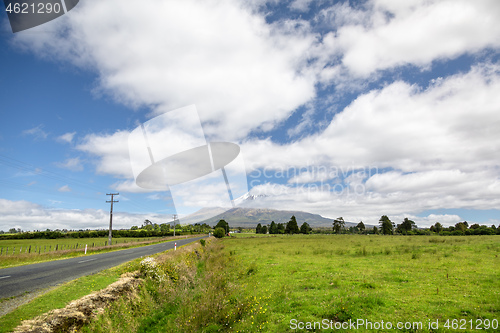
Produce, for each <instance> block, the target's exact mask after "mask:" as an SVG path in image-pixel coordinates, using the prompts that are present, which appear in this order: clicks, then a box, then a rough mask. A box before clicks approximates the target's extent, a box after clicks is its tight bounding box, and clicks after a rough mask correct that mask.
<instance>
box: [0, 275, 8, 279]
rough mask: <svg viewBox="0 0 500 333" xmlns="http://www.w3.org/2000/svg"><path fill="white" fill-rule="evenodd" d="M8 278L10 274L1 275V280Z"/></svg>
mask: <svg viewBox="0 0 500 333" xmlns="http://www.w3.org/2000/svg"><path fill="white" fill-rule="evenodd" d="M7 278H10V275H7V276H0V280H1V279H7Z"/></svg>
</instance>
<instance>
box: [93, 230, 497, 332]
mask: <svg viewBox="0 0 500 333" xmlns="http://www.w3.org/2000/svg"><path fill="white" fill-rule="evenodd" d="M499 255H500V238H499V237H498V236H478V237H475V236H470V237H427V236H409V237H406V236H362V235H294V236H260V237H232V238H229V239H224V240H221V241H215V242H213V244H212V245H211V246H210V247H209V248H207V251H206V254H204V255H202V258H201V259H200V258H198V259H196V258H195V257H192V256H191V257H189V256H188V257H185V258H178V259H177V261H176V263H175V264H173V266H172V264H171V263H168V262H170V261H167V262H164V263H161V262H160V265H159V266H158V267H159V269H160V270H162V269H163V268H162V267H164V268H165V267H166V268H165V269H164V270H163V272H164V273H166V274H167V276H168V275H169V274H170V275H172V272H174V274H173V275H175V276H176V279H175V281H174V280H172V281H174V282H172V281H171V280H169V279H167V282H158V283H154V281H152V280H151V281H150V282H148V283H146V285H145V287H144V289H143V290H142V291H141V293H139V295H141V296H140V297H136V298H134V299H132V300H128V301H127V300H124V301H123V302H119V304H117V305H116V306H114V307H112V308H111V309H109V310H107V311H106V312H105V313H104V314H102V315H101V316H99V317H98V318H97V319H96V320H95V321H94V322H93V323H92V324H90V325H88V326H86V327H84V329H83V331H84V332H317V331H322V332H370V331H376V332H450V331H451V332H453V331H461V332H476V331H479V328H481V331H482V332H498V331H499V329H500V326H498V325H499V324H498V321H499V320H500V279H499V277H500V276H499V267H500V258H499ZM186 258H187V259H186ZM165 265H166V266H165ZM179 267H180V268H179ZM184 275H185V276H184ZM183 276H184V277H183ZM145 309H146V310H145ZM361 320H363V321H364V322H363V325H361ZM447 320H448V322H447ZM368 322H369V323H371V328H373V329H370V324H368ZM350 323H354V324H357V323H359V324H360V326H355V327H354V326H350ZM388 323H390V324H388ZM342 325H344V326H343V327H342ZM381 325H382V326H381ZM388 325H391V327H392V329H389V328H388ZM429 325H431V327H429ZM446 325H448V326H449V327H448V328H447V327H446ZM398 326H399V327H398ZM471 327H472V328H471ZM454 328H457V329H456V330H455V329H454Z"/></svg>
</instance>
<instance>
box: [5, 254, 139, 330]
mask: <svg viewBox="0 0 500 333" xmlns="http://www.w3.org/2000/svg"><path fill="white" fill-rule="evenodd" d="M139 260H140V259H136V260H133V261H131V262H129V263H126V264H122V265H120V266H117V267H114V268H111V269H107V270H105V271H102V272H99V273H96V274H93V275H89V276H84V277H81V278H79V279H76V280H73V281H71V282H68V283H65V284H63V285H61V286H60V287H57V288H56V289H53V290H51V291H49V292H47V293H45V294H43V295H41V296H39V297H37V298H35V299H34V300H32V301H31V302H29V303H27V304H25V305H21V306H20V307H18V308H17V309H15V310H14V311H12V312H10V313H8V314H6V315H5V316H2V317H0V333H4V332H11V331H12V330H13V329H14V328H15V327H17V326H18V325H19V324H20V323H21V321H22V320H26V319H32V318H34V317H36V316H39V315H41V314H44V313H46V312H48V311H50V310H53V309H59V308H63V307H65V306H66V305H67V304H68V303H70V302H71V301H73V300H76V299H78V298H81V297H83V296H85V295H88V294H90V293H92V292H93V291H96V290H100V289H103V288H106V287H107V286H108V285H110V284H111V283H113V282H115V281H117V280H118V279H119V277H120V275H121V274H123V273H125V272H129V271H134V270H137V269H138V265H139ZM0 306H1V303H0Z"/></svg>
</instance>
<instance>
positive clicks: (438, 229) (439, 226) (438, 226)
mask: <svg viewBox="0 0 500 333" xmlns="http://www.w3.org/2000/svg"><path fill="white" fill-rule="evenodd" d="M442 230H443V225H442V224H441V223H439V222H436V223H435V224H434V232H437V233H438V234H439V233H440V232H441V231H442Z"/></svg>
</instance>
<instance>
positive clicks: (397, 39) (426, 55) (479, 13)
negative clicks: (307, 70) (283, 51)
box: [315, 0, 500, 82]
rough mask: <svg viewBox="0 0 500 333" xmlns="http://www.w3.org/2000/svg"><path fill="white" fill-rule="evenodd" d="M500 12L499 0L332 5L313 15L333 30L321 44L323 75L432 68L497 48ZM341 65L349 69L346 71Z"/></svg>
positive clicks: (374, 0)
mask: <svg viewBox="0 0 500 333" xmlns="http://www.w3.org/2000/svg"><path fill="white" fill-rule="evenodd" d="M499 15H500V5H499V3H498V1H495V0H478V1H474V2H471V1H467V0H446V1H441V0H439V1H427V0H415V1H387V0H372V1H367V2H366V3H365V4H364V6H361V7H359V6H358V7H357V8H353V7H351V6H349V5H348V4H347V3H343V4H336V5H333V6H332V7H329V8H326V9H323V10H322V11H320V12H319V13H318V14H317V15H316V18H315V21H316V24H317V25H318V28H322V29H325V28H330V29H332V30H333V31H332V32H329V33H326V35H325V36H324V37H323V43H322V45H320V46H319V48H318V49H317V50H318V52H319V53H320V55H319V58H320V59H322V61H321V63H322V64H323V65H324V66H327V67H326V68H327V70H326V71H325V70H323V69H321V72H320V73H319V76H320V78H321V80H326V81H330V82H335V81H339V80H340V81H345V80H346V79H347V80H353V77H351V75H354V76H355V77H356V76H357V77H362V78H367V77H370V76H372V75H374V74H376V73H377V71H383V70H391V69H394V68H396V67H401V66H406V65H413V66H417V67H420V68H422V69H428V68H429V67H430V66H431V65H432V64H433V62H435V61H438V60H445V59H454V58H457V57H458V56H460V55H463V54H467V53H468V54H474V53H477V52H480V51H481V50H484V49H485V48H498V47H499V46H500V40H499V39H498V38H497V36H498V35H499V34H500V22H499V21H498V20H497V19H496V18H497V17H499ZM339 59H340V60H339ZM343 69H347V70H348V72H349V74H351V75H347V76H346V75H345V72H344V70H343Z"/></svg>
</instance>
